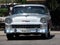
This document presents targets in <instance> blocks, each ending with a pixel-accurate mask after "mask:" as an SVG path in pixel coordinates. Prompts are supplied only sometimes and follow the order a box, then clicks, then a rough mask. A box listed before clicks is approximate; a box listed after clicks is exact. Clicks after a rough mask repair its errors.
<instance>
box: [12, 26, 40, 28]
mask: <svg viewBox="0 0 60 45" xmlns="http://www.w3.org/2000/svg"><path fill="white" fill-rule="evenodd" d="M12 28H40V25H12Z"/></svg>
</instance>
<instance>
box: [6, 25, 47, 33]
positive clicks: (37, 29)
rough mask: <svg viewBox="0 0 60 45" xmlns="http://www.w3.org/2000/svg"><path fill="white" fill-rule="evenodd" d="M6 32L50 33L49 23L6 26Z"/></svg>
mask: <svg viewBox="0 0 60 45" xmlns="http://www.w3.org/2000/svg"><path fill="white" fill-rule="evenodd" d="M5 33H48V29H47V25H33V26H32V25H20V26H19V25H18V26H17V25H11V26H6V28H5Z"/></svg>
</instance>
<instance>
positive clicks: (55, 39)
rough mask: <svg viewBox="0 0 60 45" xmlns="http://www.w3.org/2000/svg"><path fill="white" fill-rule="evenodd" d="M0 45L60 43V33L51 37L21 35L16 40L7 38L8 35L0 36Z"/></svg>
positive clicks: (46, 44) (57, 44) (56, 44)
mask: <svg viewBox="0 0 60 45" xmlns="http://www.w3.org/2000/svg"><path fill="white" fill-rule="evenodd" d="M0 45H60V34H51V37H50V39H44V38H43V37H40V36H38V37H37V36H34V37H20V38H19V39H15V40H7V38H6V36H2V35H1V36H0Z"/></svg>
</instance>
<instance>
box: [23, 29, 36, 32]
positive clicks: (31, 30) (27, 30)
mask: <svg viewBox="0 0 60 45" xmlns="http://www.w3.org/2000/svg"><path fill="white" fill-rule="evenodd" d="M22 32H36V30H35V29H34V30H33V29H26V30H22Z"/></svg>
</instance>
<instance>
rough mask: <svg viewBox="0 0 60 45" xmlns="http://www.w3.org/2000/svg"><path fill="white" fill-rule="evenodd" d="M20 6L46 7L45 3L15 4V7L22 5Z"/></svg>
mask: <svg viewBox="0 0 60 45" xmlns="http://www.w3.org/2000/svg"><path fill="white" fill-rule="evenodd" d="M20 6H23V7H24V6H41V7H45V5H42V4H20V5H15V6H14V7H20Z"/></svg>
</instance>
